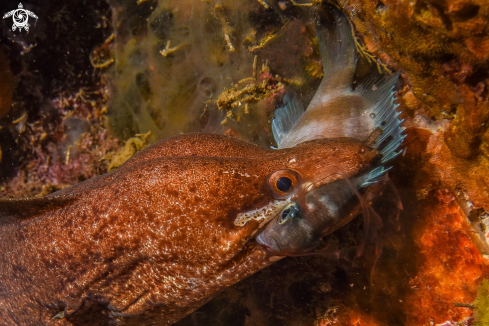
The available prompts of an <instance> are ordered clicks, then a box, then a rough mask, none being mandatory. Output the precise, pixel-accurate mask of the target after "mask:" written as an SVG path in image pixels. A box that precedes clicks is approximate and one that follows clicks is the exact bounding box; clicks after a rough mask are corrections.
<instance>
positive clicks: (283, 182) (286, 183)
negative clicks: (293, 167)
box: [276, 177, 292, 192]
mask: <svg viewBox="0 0 489 326" xmlns="http://www.w3.org/2000/svg"><path fill="white" fill-rule="evenodd" d="M276 187H277V189H278V190H280V191H282V192H287V191H289V190H290V188H292V180H290V178H289V177H280V178H278V179H277V183H276Z"/></svg>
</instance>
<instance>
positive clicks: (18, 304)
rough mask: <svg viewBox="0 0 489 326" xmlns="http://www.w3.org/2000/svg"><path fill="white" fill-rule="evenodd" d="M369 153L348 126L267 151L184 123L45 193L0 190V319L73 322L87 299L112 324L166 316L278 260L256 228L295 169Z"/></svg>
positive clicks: (370, 156)
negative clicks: (188, 130) (26, 195)
mask: <svg viewBox="0 0 489 326" xmlns="http://www.w3.org/2000/svg"><path fill="white" fill-rule="evenodd" d="M376 159H378V151H377V150H375V149H373V148H371V147H369V146H367V145H365V144H364V143H362V142H358V141H355V140H353V139H348V138H339V139H327V140H312V141H309V142H306V143H303V144H299V145H297V146H295V147H294V148H290V149H283V150H278V151H277V150H266V149H262V148H259V147H257V146H255V145H251V144H248V143H245V142H242V141H239V140H236V139H232V138H228V137H225V136H218V135H210V134H188V135H183V136H178V137H175V138H170V139H168V140H165V141H162V142H160V143H157V144H155V145H153V146H151V147H149V148H147V149H146V150H143V151H141V152H140V153H139V154H137V155H135V156H134V157H133V158H131V159H130V160H129V161H127V162H126V163H125V164H124V165H122V166H121V167H120V168H119V169H117V170H116V171H114V172H111V173H108V174H105V175H102V176H100V177H97V178H93V179H90V180H88V181H86V182H83V183H81V184H78V185H75V186H73V187H70V188H66V189H63V190H61V191H58V192H56V193H53V194H52V195H49V196H46V197H41V198H32V199H10V200H6V199H4V200H2V201H0V211H1V213H0V220H1V224H0V265H1V269H0V320H2V323H1V324H2V325H76V322H77V320H79V319H80V318H87V315H86V314H84V313H83V312H85V311H93V310H96V309H102V310H103V311H105V312H104V315H105V316H107V318H109V320H110V321H111V323H113V324H120V325H150V324H152V323H153V322H158V324H167V323H173V322H175V321H177V320H179V319H181V318H182V317H184V316H186V315H187V314H189V313H190V312H192V311H193V310H195V309H197V308H198V307H200V306H201V305H203V304H204V303H205V302H207V301H208V300H209V299H211V298H212V297H213V296H214V295H215V294H217V293H218V292H219V291H221V290H222V289H224V288H225V287H227V286H229V285H232V284H234V283H236V282H238V281H240V280H242V279H243V278H245V277H247V276H249V275H251V274H253V273H255V272H256V271H258V270H260V269H262V268H264V267H266V266H268V265H270V264H271V263H272V262H273V261H275V260H277V258H278V257H274V255H273V254H272V253H270V252H269V251H268V250H266V249H265V247H263V246H261V245H259V244H258V243H257V242H256V241H255V234H257V231H258V230H260V228H262V227H263V226H264V225H266V223H268V222H269V221H270V220H272V219H274V218H277V216H278V215H279V214H281V212H282V210H283V209H284V207H285V206H287V205H288V203H289V202H290V199H289V198H290V196H291V195H292V194H293V193H295V192H297V191H298V189H299V188H300V185H301V184H302V183H303V182H304V181H305V180H314V179H315V176H316V175H318V174H319V173H321V174H324V171H328V170H330V169H331V170H332V171H334V170H335V166H337V165H338V166H342V167H343V173H345V174H346V176H353V175H357V174H358V173H361V171H368V170H369V169H371V168H372V162H375V160H376ZM281 178H288V179H290V180H291V181H292V183H291V184H290V187H288V188H287V187H284V186H283V184H282V183H283V182H282V183H280V182H278V181H277V180H278V179H280V180H282V181H283V180H284V179H281ZM338 178H339V177H338V176H337V175H335V174H331V176H330V177H329V178H326V179H324V180H322V181H321V182H322V183H325V184H326V183H329V182H331V181H333V180H336V179H338ZM96 316H97V315H96V314H94V318H97V317H96ZM92 323H93V324H97V323H96V319H94V320H92V321H91V322H90V324H92Z"/></svg>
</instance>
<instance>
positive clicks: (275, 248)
mask: <svg viewBox="0 0 489 326" xmlns="http://www.w3.org/2000/svg"><path fill="white" fill-rule="evenodd" d="M261 235H262V234H259V235H258V236H257V237H256V242H257V243H258V244H259V245H261V246H263V247H265V249H267V251H268V252H270V253H272V254H276V255H280V256H282V254H281V252H282V249H281V245H280V243H279V241H278V240H277V237H278V234H277V233H276V232H273V234H271V235H270V240H271V242H272V243H267V242H265V241H264V240H263V239H262V238H261Z"/></svg>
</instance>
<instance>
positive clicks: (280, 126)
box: [272, 93, 304, 148]
mask: <svg viewBox="0 0 489 326" xmlns="http://www.w3.org/2000/svg"><path fill="white" fill-rule="evenodd" d="M282 101H283V105H282V106H281V107H279V108H278V109H276V110H275V112H274V117H273V120H272V133H273V138H275V142H277V146H278V147H279V148H280V142H281V141H282V139H284V137H286V136H287V135H288V134H289V133H290V131H291V130H292V129H293V128H294V126H295V125H296V124H297V122H299V120H300V119H301V117H302V116H303V115H304V108H303V107H302V105H301V103H300V102H299V100H298V99H297V97H295V96H294V95H291V94H287V93H285V95H284V97H283V99H282Z"/></svg>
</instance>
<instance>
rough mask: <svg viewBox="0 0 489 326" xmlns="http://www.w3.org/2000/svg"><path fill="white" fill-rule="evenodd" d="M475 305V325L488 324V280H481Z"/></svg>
mask: <svg viewBox="0 0 489 326" xmlns="http://www.w3.org/2000/svg"><path fill="white" fill-rule="evenodd" d="M474 306H475V312H474V315H475V323H474V325H475V326H488V325H489V280H483V281H482V284H481V287H480V288H479V290H478V291H477V298H476V299H475V301H474Z"/></svg>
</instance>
